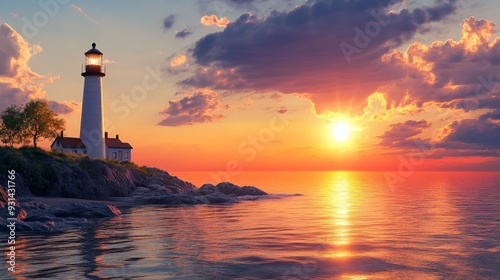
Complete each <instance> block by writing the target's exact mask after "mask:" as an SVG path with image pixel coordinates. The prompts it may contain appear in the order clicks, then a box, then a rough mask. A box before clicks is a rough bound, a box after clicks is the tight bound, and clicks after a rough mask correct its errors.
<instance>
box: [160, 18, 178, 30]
mask: <svg viewBox="0 0 500 280" xmlns="http://www.w3.org/2000/svg"><path fill="white" fill-rule="evenodd" d="M174 24H175V15H169V16H167V17H165V18H164V19H163V29H165V30H169V29H170V28H172V26H174Z"/></svg>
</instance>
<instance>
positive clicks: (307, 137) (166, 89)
mask: <svg viewBox="0 0 500 280" xmlns="http://www.w3.org/2000/svg"><path fill="white" fill-rule="evenodd" d="M321 1H326V0H316V1H309V2H307V3H303V2H302V1H295V2H297V3H295V4H297V5H291V6H290V5H288V4H284V3H280V4H277V3H275V4H274V5H276V6H273V5H271V4H269V3H265V4H261V5H262V6H260V7H258V8H259V9H257V8H256V7H253V6H252V7H250V6H246V7H243V6H241V7H240V6H238V7H236V6H231V5H230V4H228V6H225V7H226V8H227V9H225V10H220V9H219V10H216V11H211V10H210V7H208V8H207V7H201V6H196V5H198V4H194V3H191V2H189V3H188V2H186V3H183V4H182V5H181V4H179V5H177V6H175V5H173V6H172V4H168V3H166V4H164V5H165V8H168V9H167V10H171V11H172V12H171V13H170V14H169V13H165V12H164V11H160V10H161V9H158V8H156V7H153V5H141V6H137V5H136V6H128V7H123V8H119V9H116V10H113V9H115V8H116V5H113V4H112V3H104V4H102V6H99V7H93V6H91V5H88V4H86V3H84V2H82V3H79V2H78V3H76V4H75V5H71V6H64V5H62V6H61V7H59V10H58V13H57V14H55V15H54V16H53V17H50V20H49V21H48V22H47V23H46V24H45V25H43V26H39V27H37V32H29V30H28V29H26V21H25V20H22V18H23V17H25V18H27V19H28V20H30V19H31V17H30V16H31V15H33V14H34V13H35V12H36V11H37V7H32V6H26V5H21V4H16V5H12V7H10V8H9V9H7V10H5V11H7V12H5V11H4V12H1V13H0V19H2V21H0V47H1V48H0V54H1V55H2V57H4V58H8V59H3V60H2V59H0V109H2V110H3V109H4V108H5V107H6V106H8V105H10V104H24V103H26V102H27V101H28V100H30V99H34V98H44V99H47V100H50V102H51V106H52V108H54V109H55V110H56V111H58V112H59V113H61V117H63V118H65V119H66V121H67V125H66V127H67V129H66V132H65V135H67V136H77V135H79V126H80V113H81V98H82V90H83V78H82V77H81V76H80V65H81V63H83V61H84V56H83V53H84V52H85V51H87V50H88V49H89V48H90V44H91V42H92V40H91V39H92V36H95V37H97V38H96V39H97V40H96V41H97V47H98V48H99V49H100V50H101V51H102V52H103V53H104V57H103V61H104V63H105V64H106V66H107V75H106V77H104V79H103V88H104V112H105V126H106V130H107V131H108V132H109V134H110V135H115V134H120V139H122V140H123V141H126V142H129V143H130V144H131V145H132V146H133V147H134V149H133V152H132V158H133V161H134V162H136V163H137V164H139V165H148V166H155V167H159V168H162V169H166V170H186V171H191V170H192V171H194V170H217V171H222V172H223V173H218V174H220V175H221V176H224V174H226V173H227V174H229V173H231V172H233V173H235V172H240V171H250V170H398V169H402V168H403V169H404V168H407V169H409V170H410V171H411V170H415V171H418V170H488V171H492V170H496V171H498V170H499V169H500V168H499V167H500V160H499V158H500V144H499V143H500V117H499V116H500V113H499V112H500V101H499V100H500V97H499V93H500V86H499V84H500V82H497V81H500V69H499V67H498V61H500V38H499V37H498V36H497V33H496V25H495V21H496V22H500V18H498V17H497V18H489V19H482V16H485V15H486V16H493V17H496V16H497V15H494V14H491V13H490V11H491V10H492V9H493V7H496V6H495V5H497V4H494V3H496V2H491V3H490V2H488V4H485V5H486V7H472V6H471V7H469V8H470V9H468V10H465V9H463V7H460V6H458V5H456V4H455V2H454V1H443V3H441V4H440V5H438V4H435V5H434V4H431V3H430V4H429V5H430V6H429V5H427V6H425V7H424V6H419V4H418V3H406V2H396V4H394V5H392V6H391V5H390V4H389V1H388V3H385V2H384V3H385V4H384V3H383V4H380V3H379V4H380V5H381V6H377V5H379V4H376V3H372V2H366V3H365V4H363V5H360V6H359V7H357V9H358V10H352V7H349V6H348V5H349V2H343V4H339V3H340V2H338V3H337V2H335V1H326V2H328V3H330V2H331V3H336V4H335V5H337V6H335V5H334V6H332V7H329V8H325V10H324V14H322V15H320V14H316V11H317V10H316V8H317V7H315V5H319V3H320V2H321ZM111 2H112V1H111ZM382 2H383V1H382ZM382 2H381V3H382ZM377 3H378V2H377ZM332 5H333V4H332ZM432 5H434V6H432ZM488 5H489V6H488ZM488 7H489V8H488ZM134 9H135V10H137V11H140V12H141V13H139V14H147V15H148V16H147V17H142V16H141V17H137V18H130V17H128V16H127V15H128V14H129V13H130V12H132V10H134ZM272 9H278V10H279V12H276V13H266V11H270V10H272ZM416 9H421V12H422V13H423V14H424V15H427V16H423V17H422V18H418V13H417V12H415V11H416ZM343 10H345V12H344V13H341V14H336V13H338V12H339V11H343ZM408 11H409V12H408ZM247 12H251V13H247ZM349 13H353V14H349ZM432 13H434V16H433V17H431V16H429V15H431V14H432ZM106 15H107V16H106ZM354 15H355V16H354ZM338 16H341V17H345V18H344V20H341V21H335V20H334V19H335V18H336V17H338ZM472 16H474V17H472ZM128 21H131V22H130V23H128ZM403 23H405V24H403ZM127 24H128V25H127ZM83 26H85V28H84V27H83ZM291 26H293V28H292V27H291ZM402 26H404V28H403V27H402ZM123 28H127V32H126V34H123V33H124V32H123ZM370 28H372V29H370ZM78 34H80V35H78ZM91 34H92V36H91ZM110 34H113V35H112V36H111V35H110ZM89 36H91V37H90V39H89ZM131 36H132V37H133V40H131ZM339 122H341V123H345V124H347V125H348V127H349V137H348V138H347V139H346V140H345V141H338V140H336V139H335V135H334V132H333V126H334V125H335V124H336V123H339ZM50 143H51V141H44V142H43V143H42V144H41V146H42V147H44V148H46V149H48V147H49V146H50ZM415 158H416V159H419V160H418V161H417V160H415ZM408 162H409V163H408ZM402 166H403V167H402ZM224 172H225V173H224Z"/></svg>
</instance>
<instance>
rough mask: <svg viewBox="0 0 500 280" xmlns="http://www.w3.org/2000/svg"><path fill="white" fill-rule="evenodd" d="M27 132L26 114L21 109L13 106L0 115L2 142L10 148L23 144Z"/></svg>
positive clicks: (0, 138)
mask: <svg viewBox="0 0 500 280" xmlns="http://www.w3.org/2000/svg"><path fill="white" fill-rule="evenodd" d="M25 130H26V124H25V123H24V112H23V110H22V108H21V107H19V106H16V105H11V106H9V107H7V109H5V110H4V111H3V112H2V114H0V140H1V141H2V142H3V143H4V144H6V145H9V146H10V147H13V146H14V145H15V144H21V143H22V142H23V136H24V135H23V133H24V131H25Z"/></svg>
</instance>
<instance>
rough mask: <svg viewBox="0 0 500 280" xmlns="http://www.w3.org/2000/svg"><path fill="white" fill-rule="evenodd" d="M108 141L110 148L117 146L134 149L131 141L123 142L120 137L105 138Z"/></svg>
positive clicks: (107, 144)
mask: <svg viewBox="0 0 500 280" xmlns="http://www.w3.org/2000/svg"><path fill="white" fill-rule="evenodd" d="M104 140H105V141H106V146H108V148H117V149H132V146H130V144H129V143H123V142H122V141H121V140H120V139H117V138H104Z"/></svg>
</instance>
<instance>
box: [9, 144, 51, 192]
mask: <svg viewBox="0 0 500 280" xmlns="http://www.w3.org/2000/svg"><path fill="white" fill-rule="evenodd" d="M47 156H48V155H47V152H45V151H43V150H41V149H33V148H21V149H14V148H1V150H0V162H1V163H0V170H2V171H4V170H10V169H14V170H16V172H18V173H20V174H22V175H23V178H25V181H26V184H27V185H28V186H29V187H30V190H31V192H32V193H33V194H35V195H44V194H46V191H47V189H48V187H49V186H50V182H51V180H53V179H54V177H57V174H56V173H55V170H54V168H52V167H51V166H50V165H47V164H44V162H43V161H42V160H40V158H42V157H47Z"/></svg>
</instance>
